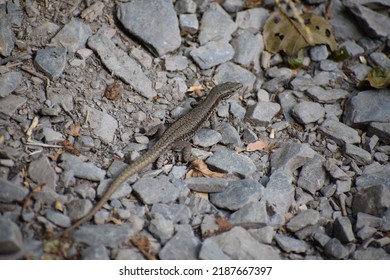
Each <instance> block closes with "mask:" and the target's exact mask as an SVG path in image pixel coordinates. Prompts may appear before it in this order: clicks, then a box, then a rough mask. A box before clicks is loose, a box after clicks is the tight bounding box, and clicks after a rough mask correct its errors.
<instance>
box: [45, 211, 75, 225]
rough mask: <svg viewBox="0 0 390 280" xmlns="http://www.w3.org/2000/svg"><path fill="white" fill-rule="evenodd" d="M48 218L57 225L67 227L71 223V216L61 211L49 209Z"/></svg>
mask: <svg viewBox="0 0 390 280" xmlns="http://www.w3.org/2000/svg"><path fill="white" fill-rule="evenodd" d="M45 216H46V218H47V219H48V220H49V221H51V222H52V223H54V224H55V225H57V226H60V227H63V228H67V227H69V226H70V225H71V221H70V218H69V217H68V216H66V215H64V214H62V213H60V212H57V211H54V210H51V209H49V210H48V211H47V212H46V215H45Z"/></svg>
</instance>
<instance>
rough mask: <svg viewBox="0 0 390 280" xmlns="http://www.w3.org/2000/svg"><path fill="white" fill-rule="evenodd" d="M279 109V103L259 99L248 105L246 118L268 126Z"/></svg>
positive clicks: (259, 124)
mask: <svg viewBox="0 0 390 280" xmlns="http://www.w3.org/2000/svg"><path fill="white" fill-rule="evenodd" d="M279 111H280V105H279V104H278V103H274V102H264V101H259V102H257V103H256V104H254V105H251V106H249V107H248V109H247V111H246V115H245V118H246V119H248V120H249V121H251V122H253V123H254V124H255V125H258V126H267V125H268V124H269V123H270V122H271V120H272V118H273V117H274V116H275V115H276V114H277V113H279Z"/></svg>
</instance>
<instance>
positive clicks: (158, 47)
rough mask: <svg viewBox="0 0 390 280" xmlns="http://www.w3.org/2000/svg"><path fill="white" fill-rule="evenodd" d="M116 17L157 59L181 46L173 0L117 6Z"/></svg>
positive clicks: (133, 2) (147, 0) (154, 0)
mask: <svg viewBox="0 0 390 280" xmlns="http://www.w3.org/2000/svg"><path fill="white" fill-rule="evenodd" d="M117 17H118V19H119V21H120V22H121V23H122V24H123V26H124V28H125V29H126V30H127V31H128V32H130V33H131V34H133V35H134V36H135V37H137V38H139V39H140V40H141V41H142V42H143V43H144V45H145V46H146V47H147V48H149V49H150V50H151V51H152V52H153V53H155V54H157V55H158V56H162V55H164V54H166V53H168V52H171V51H174V50H176V49H177V48H178V47H179V46H180V44H181V38H180V30H179V23H178V19H177V15H176V13H175V10H174V9H173V4H172V0H145V1H132V2H129V3H121V4H119V5H118V10H117ZM151 19H152V20H151Z"/></svg>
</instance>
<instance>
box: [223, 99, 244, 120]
mask: <svg viewBox="0 0 390 280" xmlns="http://www.w3.org/2000/svg"><path fill="white" fill-rule="evenodd" d="M230 112H231V113H232V115H233V116H234V117H235V118H238V119H240V120H243V119H244V118H245V113H246V109H245V108H244V107H242V106H241V105H240V104H238V103H237V102H236V101H235V100H233V101H231V102H230ZM218 115H220V114H218Z"/></svg>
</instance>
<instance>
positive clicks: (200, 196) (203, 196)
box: [194, 192, 209, 199]
mask: <svg viewBox="0 0 390 280" xmlns="http://www.w3.org/2000/svg"><path fill="white" fill-rule="evenodd" d="M194 195H195V196H196V197H199V198H202V199H209V194H208V193H201V192H196V193H194Z"/></svg>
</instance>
